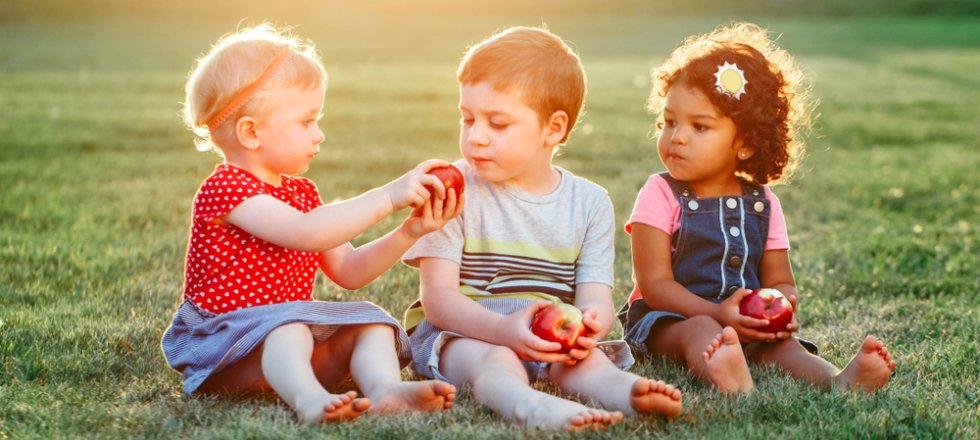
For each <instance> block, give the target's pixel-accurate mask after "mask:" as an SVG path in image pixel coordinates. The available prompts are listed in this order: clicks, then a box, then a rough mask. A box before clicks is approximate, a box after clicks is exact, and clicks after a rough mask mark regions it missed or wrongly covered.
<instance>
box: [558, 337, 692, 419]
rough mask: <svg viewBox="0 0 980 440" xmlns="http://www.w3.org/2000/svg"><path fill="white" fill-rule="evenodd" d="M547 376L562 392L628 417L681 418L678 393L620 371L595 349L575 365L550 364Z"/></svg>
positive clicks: (664, 384) (651, 381) (661, 383)
mask: <svg viewBox="0 0 980 440" xmlns="http://www.w3.org/2000/svg"><path fill="white" fill-rule="evenodd" d="M550 375H551V378H552V379H553V380H554V381H555V383H556V384H558V386H559V387H560V388H561V389H562V390H563V391H565V392H567V393H570V394H579V395H582V396H585V397H588V398H590V399H595V400H598V401H599V402H600V403H602V404H603V406H605V407H607V408H613V409H616V410H619V411H622V412H623V413H626V414H628V415H634V414H637V413H658V414H663V415H665V416H667V417H671V418H673V417H677V416H679V415H680V414H681V392H680V390H678V389H676V388H674V387H673V385H668V384H666V383H664V382H663V381H661V380H658V381H653V380H650V379H647V378H645V377H640V376H637V375H635V374H633V373H628V372H625V371H623V370H620V369H619V368H617V367H616V366H615V365H613V363H612V362H611V361H610V360H609V358H607V357H606V355H605V354H603V353H602V351H601V350H599V349H593V350H592V353H590V354H589V357H587V358H585V359H584V360H582V361H580V362H578V363H576V364H575V365H564V364H552V366H551V371H550Z"/></svg>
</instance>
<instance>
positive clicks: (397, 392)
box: [371, 380, 456, 413]
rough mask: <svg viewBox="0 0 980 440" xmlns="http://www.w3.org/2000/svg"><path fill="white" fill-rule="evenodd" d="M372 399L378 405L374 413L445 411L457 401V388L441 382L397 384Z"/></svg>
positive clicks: (379, 392)
mask: <svg viewBox="0 0 980 440" xmlns="http://www.w3.org/2000/svg"><path fill="white" fill-rule="evenodd" d="M371 397H372V400H373V401H374V402H375V403H376V404H375V409H374V411H372V412H379V413H387V412H435V411H445V410H447V409H449V408H451V407H452V406H453V402H455V401H456V387H454V386H452V385H450V384H448V383H446V382H443V381H441V380H427V381H421V382H396V383H394V384H392V385H391V386H389V387H384V388H383V389H379V390H378V391H375V392H374V393H373V394H372V395H371Z"/></svg>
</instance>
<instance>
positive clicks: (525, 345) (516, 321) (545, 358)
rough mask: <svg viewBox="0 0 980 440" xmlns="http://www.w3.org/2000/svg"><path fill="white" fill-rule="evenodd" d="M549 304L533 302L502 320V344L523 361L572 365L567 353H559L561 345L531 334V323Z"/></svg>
mask: <svg viewBox="0 0 980 440" xmlns="http://www.w3.org/2000/svg"><path fill="white" fill-rule="evenodd" d="M549 305H551V302H548V301H535V302H534V304H531V306H530V307H527V308H525V309H523V310H518V311H516V312H514V313H511V314H510V315H507V316H506V317H505V318H504V322H503V323H502V324H503V325H502V326H501V330H502V333H503V334H502V335H501V337H502V338H503V342H504V344H503V345H505V346H507V348H510V349H511V350H514V353H516V354H517V357H518V358H520V359H521V360H525V361H534V362H561V363H566V364H567V363H574V360H573V359H572V357H571V356H570V355H569V354H568V353H561V352H559V350H561V344H559V343H557V342H551V341H545V340H544V339H541V338H539V337H538V336H537V335H535V334H534V333H532V332H531V322H532V321H533V320H534V315H535V314H536V313H538V311H539V310H541V309H543V308H545V307H548V306H549Z"/></svg>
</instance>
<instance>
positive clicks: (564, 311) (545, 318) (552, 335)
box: [531, 303, 585, 353]
mask: <svg viewBox="0 0 980 440" xmlns="http://www.w3.org/2000/svg"><path fill="white" fill-rule="evenodd" d="M531 332H532V333H534V334H535V335H537V336H538V337H539V338H541V339H544V340H545V341H551V342H557V343H559V344H561V350H559V351H561V352H562V353H567V352H568V351H569V350H571V349H572V348H575V347H576V345H575V341H576V340H577V339H578V337H579V336H582V334H584V333H585V324H583V323H582V311H581V310H579V309H578V307H575V306H573V305H571V304H565V303H562V304H552V305H550V306H548V307H545V308H543V309H541V310H538V313H536V314H535V315H534V322H532V323H531Z"/></svg>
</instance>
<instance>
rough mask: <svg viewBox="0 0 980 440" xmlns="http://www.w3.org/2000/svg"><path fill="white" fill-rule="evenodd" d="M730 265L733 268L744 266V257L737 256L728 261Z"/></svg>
mask: <svg viewBox="0 0 980 440" xmlns="http://www.w3.org/2000/svg"><path fill="white" fill-rule="evenodd" d="M728 265H729V266H732V267H739V266H741V265H742V257H740V256H738V255H736V256H734V257H732V258H729V259H728Z"/></svg>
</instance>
